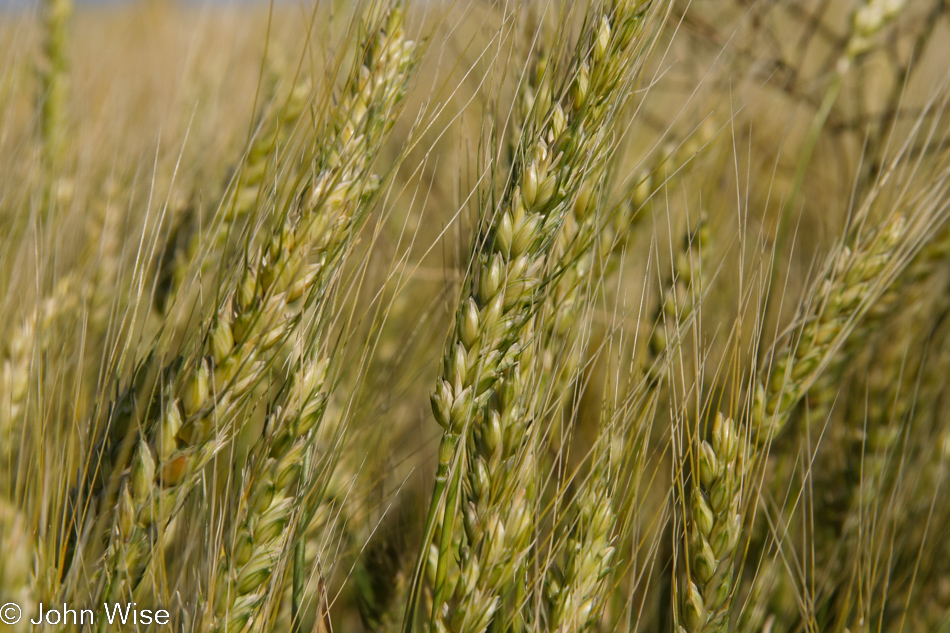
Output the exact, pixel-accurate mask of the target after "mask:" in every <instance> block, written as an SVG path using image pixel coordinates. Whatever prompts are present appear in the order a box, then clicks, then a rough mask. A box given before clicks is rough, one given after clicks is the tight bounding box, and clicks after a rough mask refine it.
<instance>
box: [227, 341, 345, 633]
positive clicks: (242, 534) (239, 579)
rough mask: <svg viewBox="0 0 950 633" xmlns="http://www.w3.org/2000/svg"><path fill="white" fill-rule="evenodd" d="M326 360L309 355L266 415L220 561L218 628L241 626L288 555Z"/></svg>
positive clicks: (258, 605)
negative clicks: (265, 431)
mask: <svg viewBox="0 0 950 633" xmlns="http://www.w3.org/2000/svg"><path fill="white" fill-rule="evenodd" d="M326 371H327V362H326V360H323V361H316V362H313V361H312V360H309V359H308V362H306V363H304V364H303V366H302V367H301V369H300V371H299V375H298V377H296V378H295V379H293V383H292V385H291V386H290V392H289V394H288V397H287V398H286V399H285V400H284V402H283V405H282V406H280V407H278V408H277V409H276V410H275V411H274V412H273V414H272V415H271V416H270V419H269V421H268V435H267V437H266V438H264V439H263V441H262V443H261V444H260V446H259V447H258V448H257V449H256V450H254V451H253V454H252V455H253V456H252V458H251V459H252V462H251V464H250V467H249V469H248V472H247V474H246V484H245V486H244V490H242V492H241V497H240V501H239V503H238V504H237V507H236V508H235V510H234V512H235V516H234V518H235V519H236V520H235V524H236V529H235V530H234V536H233V540H232V541H231V545H230V548H229V551H228V552H227V554H226V555H222V557H221V559H220V560H219V561H218V565H219V567H218V578H217V580H216V582H215V584H214V600H213V601H212V602H213V607H212V610H211V614H210V615H212V617H213V620H214V623H213V624H212V626H211V627H210V628H211V630H214V631H241V630H243V629H244V627H245V625H246V624H247V623H248V622H249V621H251V620H252V618H254V616H255V614H257V613H259V612H260V610H261V608H262V607H263V606H264V605H265V603H266V596H267V589H268V587H270V586H271V579H272V578H273V576H274V574H275V572H276V571H277V569H278V568H280V566H281V562H282V560H283V562H284V564H286V562H287V560H286V558H285V556H286V552H287V547H288V543H289V541H290V540H292V538H293V536H294V534H295V530H294V529H293V524H294V522H295V520H296V519H297V518H298V517H299V513H300V511H301V509H302V508H301V507H300V500H301V498H300V495H299V494H298V489H299V484H300V476H301V475H302V474H304V473H303V468H302V467H303V464H304V463H305V455H306V452H307V451H308V449H309V443H310V442H309V441H308V440H309V438H310V433H311V431H312V430H313V428H314V427H315V426H316V425H318V424H319V422H320V419H321V417H322V416H323V409H324V406H325V403H326V397H325V394H324V393H323V388H324V382H325V381H326Z"/></svg>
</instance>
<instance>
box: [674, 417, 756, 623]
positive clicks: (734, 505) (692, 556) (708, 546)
mask: <svg viewBox="0 0 950 633" xmlns="http://www.w3.org/2000/svg"><path fill="white" fill-rule="evenodd" d="M744 458H745V446H744V440H743V438H742V436H741V435H740V430H739V429H738V427H737V426H736V424H735V422H733V421H732V420H731V419H729V418H726V417H724V416H723V415H722V414H721V413H718V414H716V420H715V422H714V423H713V429H712V442H711V443H710V442H707V441H702V442H700V444H699V451H698V457H697V463H698V467H699V469H698V473H695V474H694V477H695V475H696V474H698V475H699V477H698V481H694V484H693V491H692V496H691V499H690V520H689V528H688V530H689V546H688V548H687V549H688V551H689V557H688V559H687V568H688V578H687V579H686V582H685V587H683V589H682V591H681V595H682V614H683V624H681V625H680V628H679V630H680V631H683V632H685V631H689V632H690V633H702V632H712V631H716V632H724V631H727V630H729V629H728V624H729V622H728V615H729V601H730V598H731V596H732V593H733V590H734V588H733V566H734V564H735V561H734V557H735V554H736V545H737V543H738V540H739V535H740V532H741V531H742V516H741V506H742V503H741V497H742V466H741V464H742V460H743V459H744Z"/></svg>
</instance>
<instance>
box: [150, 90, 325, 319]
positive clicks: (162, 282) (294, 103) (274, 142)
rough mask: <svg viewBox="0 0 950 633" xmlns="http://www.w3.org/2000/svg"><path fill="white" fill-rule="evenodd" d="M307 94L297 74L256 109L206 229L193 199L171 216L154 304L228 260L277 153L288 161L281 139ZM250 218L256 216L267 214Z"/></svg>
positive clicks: (261, 198)
mask: <svg viewBox="0 0 950 633" xmlns="http://www.w3.org/2000/svg"><path fill="white" fill-rule="evenodd" d="M312 94H313V90H312V87H311V84H310V82H309V81H306V80H301V81H300V82H298V83H297V85H295V86H293V87H292V88H291V90H290V93H289V94H288V95H286V96H285V97H284V96H278V95H273V96H272V97H271V99H270V101H269V103H268V104H267V106H266V107H265V108H264V110H263V112H262V113H261V115H260V124H259V127H258V129H257V130H255V132H254V136H253V137H252V138H251V141H250V144H249V145H248V147H247V150H246V151H245V154H244V156H243V157H242V159H241V162H240V164H239V165H238V168H237V174H236V176H235V177H234V180H233V181H232V183H231V186H230V187H229V188H228V189H227V190H226V191H225V193H224V194H223V198H222V200H220V202H219V208H218V215H217V217H215V219H214V221H213V222H212V223H211V225H210V227H208V230H210V235H204V234H203V230H204V227H201V226H199V225H198V224H199V217H198V213H197V210H196V208H195V205H194V204H190V205H188V206H187V207H186V208H185V209H182V210H181V211H180V212H178V213H176V214H175V215H174V216H173V218H172V222H171V223H172V226H171V231H170V237H169V242H168V246H167V247H166V249H165V253H164V254H163V255H162V261H161V270H160V271H159V272H158V277H159V286H158V290H157V292H156V295H155V297H154V302H155V304H156V306H158V307H159V308H161V309H164V308H165V307H166V306H167V305H169V304H171V303H172V302H173V301H174V298H175V296H176V294H177V293H178V291H179V289H181V288H182V287H183V286H184V285H185V282H186V279H187V277H188V276H189V275H195V276H197V278H198V279H200V278H201V277H202V276H203V275H207V274H213V273H214V272H215V270H216V268H217V267H218V266H220V265H221V264H222V263H225V264H226V263H228V262H226V261H224V262H223V261H222V260H223V258H225V257H226V256H227V255H228V252H229V251H228V245H229V242H232V241H234V240H235V238H236V237H239V236H240V235H241V233H242V231H249V230H250V229H252V228H253V227H249V226H246V225H247V224H248V219H249V218H252V216H253V214H254V213H255V212H256V211H258V210H259V209H261V208H262V207H263V205H264V204H265V202H266V195H265V189H267V185H268V182H269V180H270V179H275V178H276V175H275V172H276V170H277V168H278V167H279V166H280V165H278V162H279V161H280V159H284V162H288V161H287V160H286V159H287V156H286V154H287V151H286V148H285V145H286V144H287V143H288V141H289V140H290V138H291V136H292V135H293V134H294V133H295V132H299V131H300V130H299V126H300V124H301V118H302V117H303V115H304V113H305V112H306V109H307V106H308V105H309V104H310V100H311V97H312ZM284 171H285V173H283V174H281V178H282V179H283V180H293V179H294V178H295V177H296V176H299V174H293V173H289V172H291V171H292V170H290V169H285V170H284ZM253 219H255V220H256V221H261V220H264V219H266V218H253ZM196 264H197V270H195V268H196Z"/></svg>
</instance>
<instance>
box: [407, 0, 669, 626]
mask: <svg viewBox="0 0 950 633" xmlns="http://www.w3.org/2000/svg"><path fill="white" fill-rule="evenodd" d="M651 15H652V14H651ZM647 19H648V14H647V11H646V9H645V8H644V7H643V6H641V5H639V4H638V3H635V2H615V3H611V6H610V7H608V10H607V11H605V13H604V14H602V15H600V16H599V17H597V18H595V19H594V23H593V24H592V28H591V32H590V33H589V38H588V39H585V41H584V43H583V44H582V45H581V46H579V47H578V52H577V58H576V59H575V60H574V63H573V64H572V68H573V73H574V74H573V76H572V79H571V81H572V83H571V87H570V90H569V91H568V94H566V95H564V99H563V102H564V103H563V105H562V103H560V102H559V101H560V100H559V99H556V98H555V97H556V95H554V94H553V86H552V85H550V84H545V85H542V86H541V87H540V88H539V91H538V95H537V97H536V98H535V100H534V104H533V108H534V110H533V119H534V120H533V121H532V122H531V123H530V125H529V126H528V127H527V130H528V131H527V132H525V134H524V135H523V137H522V139H521V143H520V145H519V148H518V151H517V156H516V162H515V166H514V181H513V182H512V183H511V185H510V186H509V188H508V189H507V191H506V193H505V195H504V198H503V199H502V201H501V203H500V204H499V205H498V208H496V209H493V210H491V212H490V214H486V215H488V217H486V219H485V222H484V223H483V226H482V228H481V232H480V233H479V235H478V236H477V237H476V241H475V249H474V252H473V254H472V262H473V264H472V271H471V277H470V280H469V281H468V282H467V284H466V296H465V297H463V299H462V303H461V306H460V307H459V311H458V313H457V319H456V326H455V328H454V331H453V334H452V336H451V337H450V340H449V346H448V349H447V353H446V357H445V360H444V361H443V366H442V373H441V377H440V379H439V382H438V386H437V388H436V390H435V392H434V393H433V395H432V410H433V413H434V414H435V418H436V420H437V421H438V423H439V424H440V425H441V426H442V427H443V428H444V429H445V434H444V435H443V438H442V443H441V446H440V449H439V466H438V471H437V473H436V486H435V491H434V493H433V497H432V501H431V504H430V513H429V516H428V519H427V527H426V530H425V534H424V539H425V540H424V545H423V552H425V551H426V550H427V549H428V543H429V541H430V539H431V538H432V536H433V532H434V530H435V526H436V524H437V522H438V516H439V513H440V512H443V513H444V518H443V521H442V530H443V537H442V539H441V541H442V543H443V544H444V546H443V545H440V551H439V563H438V568H439V572H438V573H437V574H436V581H435V582H436V586H435V588H434V594H435V600H434V602H433V613H432V618H433V620H437V619H439V618H441V617H442V612H441V610H442V601H441V595H442V592H443V591H444V589H445V588H444V587H443V586H442V584H443V582H444V571H443V570H445V569H446V567H447V561H448V557H449V555H450V553H449V552H448V551H446V547H445V546H447V545H448V544H449V543H450V542H451V539H450V537H449V534H450V532H451V528H452V525H453V523H454V520H455V515H456V511H457V510H456V505H457V498H456V494H457V491H458V484H457V483H455V482H453V483H452V484H451V485H450V484H449V474H450V470H451V466H452V464H453V463H455V464H456V465H457V467H456V468H455V474H456V476H457V477H461V472H460V471H461V469H462V468H463V467H464V465H465V464H466V460H465V459H464V458H463V457H462V456H463V455H464V454H465V453H466V452H467V451H465V450H464V448H465V447H466V445H467V442H468V438H469V437H470V433H472V432H473V431H475V430H476V429H477V428H478V427H480V426H481V425H482V424H483V423H484V422H487V421H489V416H488V412H487V411H486V406H487V405H488V404H489V401H490V400H491V398H492V397H493V394H496V393H498V394H500V393H504V390H505V388H506V387H505V385H504V378H505V374H506V372H507V371H509V369H510V368H512V367H513V366H514V365H516V364H517V363H518V362H519V360H520V357H521V354H522V350H524V349H525V348H526V347H527V346H528V345H530V344H531V343H530V340H527V339H526V338H525V336H524V333H523V332H522V330H523V328H524V327H525V326H526V325H527V324H528V322H529V319H530V317H531V314H532V312H533V311H534V309H535V308H534V305H535V304H536V303H537V302H538V301H539V300H540V299H543V297H544V294H542V293H544V292H545V288H544V286H542V285H540V284H539V281H540V275H541V272H542V270H543V267H544V264H545V260H546V258H547V257H548V256H549V254H550V250H551V248H552V244H553V240H554V238H555V236H556V234H557V231H558V230H559V228H560V226H561V224H562V223H563V221H564V218H565V217H566V215H567V214H568V213H569V212H570V211H571V209H572V208H573V206H574V204H575V202H576V199H577V196H578V194H579V192H580V191H581V190H582V188H583V186H584V185H585V183H586V182H587V180H588V178H589V177H590V175H591V174H596V173H599V172H600V169H601V167H602V165H603V161H604V160H605V159H606V157H607V155H608V153H609V148H610V142H611V139H610V127H609V123H610V122H611V121H613V120H615V117H616V116H617V114H618V112H619V111H620V110H622V107H623V104H624V102H625V101H626V99H628V98H629V97H630V90H631V87H632V84H633V81H634V80H635V77H636V72H637V71H638V69H639V65H638V62H639V61H640V59H639V56H640V55H643V54H645V53H646V52H647V51H648V49H649V47H650V45H651V43H650V42H649V41H648V42H646V43H644V42H641V41H639V40H638V36H639V35H640V34H641V33H642V32H644V31H645V30H648V29H644V22H645V21H647ZM502 437H503V438H504V437H508V433H507V432H505V430H504V429H503V430H502ZM460 444H461V447H462V449H463V450H461V451H460V450H459V448H460ZM505 452H509V451H505V450H502V453H505ZM476 465H477V462H474V463H472V464H470V465H469V466H476ZM466 478H468V475H466ZM446 493H448V496H446ZM443 502H445V506H444V508H443ZM476 509H477V506H476ZM492 529H494V527H493V526H492ZM520 531H521V529H520V528H519V532H520ZM493 545H494V546H497V539H493ZM425 558H426V557H425V556H420V557H419V562H418V564H417V568H416V574H415V578H414V584H413V591H412V594H411V595H410V599H409V606H408V608H407V614H406V623H405V629H406V631H407V632H408V631H411V630H412V629H413V622H414V618H415V608H416V605H417V603H418V600H419V592H420V586H419V585H420V582H421V578H422V576H421V571H422V569H423V566H424V560H425ZM491 574H492V572H491V571H490V570H489V569H487V568H483V569H480V570H473V571H472V573H471V574H470V575H471V577H472V588H473V591H474V590H475V589H476V588H477V590H478V593H479V596H480V597H479V600H478V603H479V607H478V608H477V609H474V610H469V609H466V610H465V612H464V613H463V614H462V615H461V616H460V617H456V616H451V617H449V618H448V619H447V625H449V626H452V627H458V628H456V629H455V630H462V631H483V630H484V629H485V628H486V627H487V626H488V624H489V623H490V622H491V621H492V616H493V615H494V612H495V610H496V609H497V608H498V604H499V599H498V598H497V596H495V595H494V588H493V587H492V576H491ZM462 576H463V577H465V576H466V572H465V571H464V570H463V571H462Z"/></svg>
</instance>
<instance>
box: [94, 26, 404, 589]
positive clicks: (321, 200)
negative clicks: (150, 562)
mask: <svg viewBox="0 0 950 633" xmlns="http://www.w3.org/2000/svg"><path fill="white" fill-rule="evenodd" d="M400 16H401V11H400V10H398V9H395V10H393V11H392V12H391V13H390V15H389V18H388V22H387V25H386V27H384V29H382V30H381V33H383V36H382V37H379V38H376V37H373V38H372V39H371V40H370V42H369V44H368V45H367V47H366V48H365V49H364V55H365V58H364V59H361V63H360V65H359V67H358V73H357V76H356V77H354V78H353V80H352V81H351V82H350V84H349V85H348V88H347V90H348V91H349V92H348V97H347V98H346V99H344V100H342V101H341V107H340V109H338V110H337V111H336V115H335V116H336V122H335V125H334V128H333V129H332V131H331V133H330V140H329V141H328V142H327V143H326V145H325V147H324V151H323V153H322V155H321V157H320V160H319V161H318V167H319V168H320V169H319V171H318V172H317V173H316V175H315V176H314V177H313V178H312V179H310V180H309V181H307V182H305V183H304V184H303V185H302V187H301V189H300V193H299V195H297V196H295V197H294V198H293V201H292V208H290V209H288V210H287V211H286V212H285V214H284V217H283V218H282V221H281V222H280V223H279V225H278V226H277V227H276V228H275V230H274V232H273V233H272V234H271V236H270V239H269V240H268V241H267V242H266V243H265V245H264V246H263V248H261V249H259V250H253V251H250V252H248V253H246V254H245V256H244V260H243V261H244V265H243V266H242V273H241V276H240V278H239V280H238V282H237V287H236V288H235V290H234V291H233V292H232V293H231V294H230V295H229V296H227V297H226V298H225V300H224V301H223V303H222V305H221V308H220V309H219V310H218V312H217V314H216V315H215V317H214V318H213V319H212V320H211V322H210V324H209V325H208V327H207V328H206V330H205V334H204V336H203V337H202V343H201V353H200V354H199V355H197V358H195V359H194V360H191V361H188V362H187V363H186V364H185V365H184V367H182V368H181V370H180V371H179V372H178V373H179V376H178V377H177V379H176V380H174V381H173V383H172V384H166V385H162V393H160V394H159V397H160V400H161V407H160V408H161V413H160V417H159V420H158V422H157V423H156V424H154V425H153V426H152V427H151V428H146V434H145V436H144V437H143V438H142V439H141V440H140V441H139V442H138V444H137V449H136V451H135V455H134V456H133V461H132V464H133V465H132V470H131V476H130V477H129V479H128V481H126V482H125V483H124V484H123V485H122V487H121V493H120V497H119V505H118V509H117V511H118V518H117V522H116V529H115V530H114V531H113V533H112V536H111V538H110V546H109V552H108V553H107V558H108V559H109V561H110V562H109V563H108V564H106V565H105V566H104V573H105V576H106V582H105V588H104V589H103V592H102V593H103V595H105V596H114V595H117V594H116V592H118V591H119V590H120V588H122V587H126V586H135V585H136V584H137V582H138V579H137V575H138V574H140V573H141V571H142V569H143V566H144V564H145V563H146V562H147V559H148V552H149V551H150V550H149V548H148V547H147V544H148V542H149V540H150V539H151V538H152V536H151V534H152V532H155V531H156V530H158V531H160V527H161V525H162V524H163V523H165V522H167V520H168V517H169V516H170V515H171V514H174V512H175V511H176V510H177V508H178V507H180V505H181V503H182V502H183V501H184V498H185V496H186V495H187V494H188V492H190V490H191V489H192V488H193V487H194V485H195V484H196V483H197V481H198V479H199V477H200V472H201V468H202V467H203V466H204V465H205V464H206V463H207V462H208V461H209V460H210V459H211V458H212V457H213V456H214V455H215V454H216V453H217V452H218V451H219V450H220V448H221V447H222V446H223V445H224V441H225V439H226V437H227V436H228V434H229V433H230V432H231V430H232V427H233V423H234V422H235V419H236V416H237V415H238V413H239V412H240V411H241V405H242V402H243V399H244V398H246V396H247V395H248V394H249V393H250V390H251V389H252V388H253V387H254V386H255V385H257V384H258V383H259V382H260V381H261V380H262V379H263V376H264V372H265V370H266V368H267V366H268V365H269V363H270V362H271V360H272V358H271V357H272V356H273V353H274V349H275V348H278V349H279V348H280V345H278V343H280V342H282V341H286V340H288V339H289V338H290V337H291V336H292V335H293V334H294V332H296V331H297V329H298V327H299V324H300V321H301V318H302V316H303V314H304V312H305V311H306V310H308V309H309V308H311V307H312V306H313V305H314V304H315V303H316V302H318V301H325V300H326V296H325V294H326V291H327V289H328V288H329V285H330V284H331V282H332V281H333V279H334V278H335V276H336V274H337V271H338V269H339V266H340V263H341V261H342V258H343V255H344V252H345V249H346V247H347V245H348V244H349V242H350V240H351V238H352V235H353V232H354V231H355V230H356V229H357V228H358V227H359V226H360V225H361V223H362V222H363V220H364V219H365V217H366V214H367V213H368V212H369V208H370V206H371V201H372V194H373V192H374V191H375V190H376V188H377V186H378V183H379V181H378V178H376V177H375V176H374V175H373V174H372V173H371V172H370V169H371V165H372V161H373V159H374V158H375V156H376V155H377V153H378V151H379V147H380V146H381V144H382V142H383V141H384V140H385V139H386V138H387V136H388V133H389V131H390V130H391V129H392V125H393V115H394V113H395V112H396V111H397V108H398V105H399V104H400V102H401V101H402V98H403V96H404V94H405V91H406V79H407V77H408V73H409V71H410V70H411V68H412V67H413V65H414V59H415V58H414V56H413V55H412V52H413V44H412V42H410V41H408V40H405V39H404V38H403V37H402V36H401V33H402V31H401V29H400V27H399V23H400V22H399V21H400V19H401V18H400ZM389 31H391V32H392V33H391V34H390V35H389V36H387V35H386V33H388V32H389ZM173 367H174V366H173ZM173 367H170V368H169V370H171V369H173ZM167 371H168V370H166V372H167ZM159 516H160V517H162V520H160V521H156V519H157V518H158V517H159Z"/></svg>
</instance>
